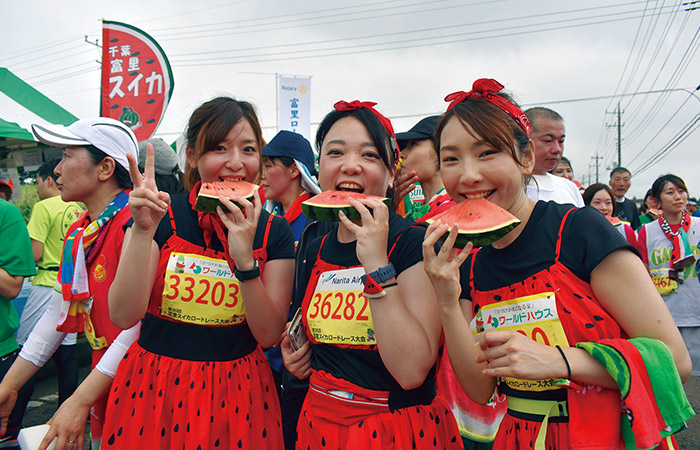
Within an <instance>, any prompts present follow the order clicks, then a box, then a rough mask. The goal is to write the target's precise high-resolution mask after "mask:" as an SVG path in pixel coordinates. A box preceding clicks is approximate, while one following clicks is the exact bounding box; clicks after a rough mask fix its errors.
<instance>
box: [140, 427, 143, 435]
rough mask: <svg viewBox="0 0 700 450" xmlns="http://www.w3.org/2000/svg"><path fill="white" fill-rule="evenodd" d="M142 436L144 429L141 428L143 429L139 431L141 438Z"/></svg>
mask: <svg viewBox="0 0 700 450" xmlns="http://www.w3.org/2000/svg"><path fill="white" fill-rule="evenodd" d="M142 434H143V427H141V429H140V430H139V436H141V435H142Z"/></svg>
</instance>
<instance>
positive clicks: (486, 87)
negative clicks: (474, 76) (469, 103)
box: [445, 78, 530, 137]
mask: <svg viewBox="0 0 700 450" xmlns="http://www.w3.org/2000/svg"><path fill="white" fill-rule="evenodd" d="M502 89H503V85H502V84H501V83H499V82H498V81H496V80H494V79H493V78H479V79H478V80H476V81H475V82H474V84H473V85H472V90H471V91H469V92H464V91H458V92H453V93H451V94H450V95H448V96H447V97H445V101H446V102H451V103H450V105H449V106H448V107H447V111H449V110H451V109H452V108H454V107H455V106H457V105H458V104H460V103H462V102H463V101H464V100H466V99H482V100H486V101H487V102H489V103H491V104H493V105H496V106H498V107H499V108H501V109H502V110H503V111H504V112H506V113H507V114H508V115H509V116H510V117H512V118H513V120H515V121H516V122H517V124H518V125H519V126H520V128H522V129H523V131H524V132H525V134H526V135H527V137H530V121H529V120H528V119H527V117H526V116H525V114H523V112H522V111H521V110H520V108H518V107H517V106H515V105H514V104H512V103H511V102H509V101H508V100H506V99H505V98H503V97H501V96H500V95H498V94H496V92H500V91H501V90H502Z"/></svg>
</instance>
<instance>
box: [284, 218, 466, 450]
mask: <svg viewBox="0 0 700 450" xmlns="http://www.w3.org/2000/svg"><path fill="white" fill-rule="evenodd" d="M409 226H410V222H409V221H405V220H403V219H402V218H400V217H399V216H398V215H396V214H394V213H390V221H389V245H388V247H389V248H390V249H391V250H390V251H389V261H391V262H392V263H393V264H394V265H395V266H396V269H397V272H398V273H401V271H402V270H403V269H405V268H408V267H410V266H412V265H414V264H415V263H416V262H418V261H419V260H420V254H421V253H420V244H421V242H422V237H423V234H424V232H423V230H422V229H417V228H409ZM397 229H400V230H401V232H397ZM402 241H403V242H402ZM355 244H356V243H355V242H351V243H347V244H343V243H339V242H338V241H337V238H336V232H335V231H333V232H331V233H330V234H327V235H325V236H324V237H323V238H322V239H321V240H320V244H318V245H317V246H316V247H314V246H310V252H312V251H313V250H314V249H317V253H307V254H306V255H305V257H306V258H307V259H306V260H307V261H309V262H312V261H313V262H314V263H313V268H312V269H311V272H310V274H309V277H308V284H307V286H308V287H307V290H306V295H305V297H304V301H303V304H302V312H303V320H304V325H305V328H306V333H307V336H308V337H309V339H310V341H311V343H312V349H311V351H312V356H311V367H312V373H311V377H310V380H309V391H308V393H307V395H306V400H305V402H304V406H303V408H302V414H301V416H300V417H299V423H298V426H297V431H298V439H297V448H298V449H307V448H310V449H324V448H332V449H336V448H340V449H346V448H347V449H350V448H352V449H386V448H397V449H404V448H406V449H410V448H419V449H421V448H438V449H445V448H448V449H461V448H462V442H461V439H460V437H459V431H458V429H457V425H456V423H455V421H454V417H453V416H452V413H451V412H450V410H449V408H448V407H447V404H446V403H445V401H444V400H443V399H442V397H440V396H439V395H438V396H436V394H435V379H434V376H435V370H434V369H433V370H431V372H430V373H429V374H428V376H427V378H426V381H425V382H424V383H423V385H421V386H420V387H418V388H416V389H413V390H410V391H406V390H403V389H402V388H401V387H400V385H399V384H398V382H397V381H396V380H395V379H394V378H393V377H392V376H391V374H390V373H389V371H388V369H387V368H386V366H384V364H383V363H382V360H381V356H380V355H379V352H378V349H377V345H376V340H375V339H374V330H373V322H372V318H371V311H370V307H369V304H368V301H367V299H365V298H364V296H362V294H361V292H362V285H361V282H360V281H359V277H360V276H361V275H362V274H364V268H363V267H362V265H361V264H360V263H359V261H358V260H357V257H356V254H355ZM399 247H400V248H401V249H400V250H399V251H397V249H398V248H399ZM326 249H327V250H326ZM409 254H410V256H409ZM338 255H342V256H338ZM328 259H330V260H332V261H334V262H339V261H341V260H342V261H343V264H342V265H341V264H338V263H335V264H334V263H332V262H329V261H328ZM407 260H408V262H407ZM352 261H354V262H352ZM306 269H307V270H308V268H306ZM332 286H335V287H332ZM338 298H340V301H338V300H337V299H338ZM327 302H328V303H329V305H328V306H330V308H326V307H325V306H324V304H326V303H327ZM324 316H325V317H324Z"/></svg>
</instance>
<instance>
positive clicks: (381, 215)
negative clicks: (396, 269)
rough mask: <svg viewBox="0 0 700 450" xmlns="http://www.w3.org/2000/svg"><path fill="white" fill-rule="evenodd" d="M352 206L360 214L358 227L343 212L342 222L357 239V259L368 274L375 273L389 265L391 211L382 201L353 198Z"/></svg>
mask: <svg viewBox="0 0 700 450" xmlns="http://www.w3.org/2000/svg"><path fill="white" fill-rule="evenodd" d="M350 205H352V207H353V208H355V209H356V210H357V212H359V213H360V217H361V218H360V222H361V224H360V225H358V224H356V223H354V222H352V221H351V220H350V219H348V218H347V216H345V214H343V213H342V212H341V213H340V214H339V216H340V222H341V223H342V224H343V225H344V226H345V228H347V229H348V230H349V231H350V232H351V233H352V234H354V235H355V238H356V239H357V247H356V250H355V251H356V252H357V259H359V260H360V262H361V263H362V265H363V266H364V267H365V270H366V271H367V272H371V271H374V270H376V269H378V268H380V267H383V266H385V265H387V263H388V262H389V261H388V258H387V248H386V243H387V239H388V238H387V236H388V235H389V209H388V208H387V206H386V205H385V204H384V202H382V201H381V200H380V199H374V198H364V199H362V200H356V199H353V198H351V199H350ZM370 209H371V211H370Z"/></svg>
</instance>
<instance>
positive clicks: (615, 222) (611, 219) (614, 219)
mask: <svg viewBox="0 0 700 450" xmlns="http://www.w3.org/2000/svg"><path fill="white" fill-rule="evenodd" d="M606 219H608V222H610V223H611V224H613V226H618V225H620V224H621V223H622V220H621V219H620V218H619V217H614V216H607V217H606Z"/></svg>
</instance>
